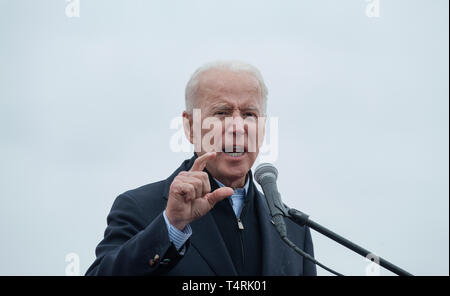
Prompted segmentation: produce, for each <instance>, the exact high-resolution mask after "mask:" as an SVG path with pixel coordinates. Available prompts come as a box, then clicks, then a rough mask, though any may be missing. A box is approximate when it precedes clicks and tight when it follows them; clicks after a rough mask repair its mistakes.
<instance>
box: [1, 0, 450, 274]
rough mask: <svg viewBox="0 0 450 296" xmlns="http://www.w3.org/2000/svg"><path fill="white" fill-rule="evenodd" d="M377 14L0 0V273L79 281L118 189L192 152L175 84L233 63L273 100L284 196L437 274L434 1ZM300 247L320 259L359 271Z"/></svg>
mask: <svg viewBox="0 0 450 296" xmlns="http://www.w3.org/2000/svg"><path fill="white" fill-rule="evenodd" d="M379 4H380V6H379V8H380V10H379V14H378V17H377V11H376V9H374V10H369V12H368V13H367V12H366V9H367V5H368V3H367V2H366V1H364V0H345V1H335V0H302V1H300V0H292V1H268V0H267V1H262V0H251V1H250V0H245V1H242V0H239V1H237V0H227V1H224V0H220V1H218V0H178V1H175V0H165V1H144V0H142V1H138V0H128V1H119V0H89V1H88V0H80V11H79V12H80V14H79V17H68V16H67V14H66V6H67V5H68V3H67V2H66V1H64V0H0V136H1V137H0V143H1V145H0V236H1V237H2V240H1V244H0V274H1V275H64V274H65V269H66V266H67V264H68V263H67V262H66V261H65V258H66V255H67V254H69V253H76V254H77V256H79V260H80V273H82V274H84V272H85V271H86V269H87V268H88V267H89V265H90V264H91V263H92V262H93V260H94V258H95V255H94V249H95V247H96V245H97V244H98V242H99V241H100V240H101V239H102V237H103V231H104V229H105V227H106V215H107V214H108V212H109V210H110V208H111V205H112V203H113V201H114V199H115V198H116V197H117V195H119V194H120V193H122V192H124V191H126V190H129V189H133V188H136V187H138V186H141V185H144V184H147V183H151V182H155V181H158V180H161V179H165V178H166V177H167V176H169V174H171V172H172V171H173V170H175V169H176V168H177V167H178V165H179V164H180V163H181V161H182V160H184V159H185V158H189V157H190V156H191V155H190V154H189V153H182V152H181V153H180V152H178V153H177V152H173V151H172V150H171V149H170V141H171V139H172V137H173V136H174V134H175V133H176V132H177V130H176V129H171V128H170V123H171V121H172V120H173V119H174V118H176V117H177V116H180V115H181V112H182V111H183V108H184V87H185V84H186V82H187V80H188V79H189V76H190V75H191V74H192V72H193V71H194V70H195V69H196V68H197V67H198V66H200V65H202V64H203V63H205V62H208V61H211V60H215V59H239V60H243V61H247V62H249V63H252V64H253V65H255V66H256V67H258V68H259V69H260V70H261V72H262V74H263V76H264V78H265V80H266V84H267V86H268V88H269V99H268V113H269V114H268V115H269V116H271V117H272V118H274V119H275V120H278V145H277V147H278V156H277V158H276V159H275V160H274V164H275V165H276V166H277V168H278V170H279V172H280V174H279V182H278V187H279V189H280V192H281V195H282V198H283V201H284V202H285V203H286V204H288V205H289V206H291V207H294V208H297V209H299V210H302V211H304V212H306V213H308V214H310V216H311V219H313V220H314V221H316V222H319V223H321V224H323V225H325V226H327V227H328V228H330V229H332V230H334V231H336V232H338V233H339V234H341V235H343V236H345V237H346V238H348V239H351V240H353V241H354V242H356V243H358V244H361V245H362V246H363V247H365V248H366V249H369V250H371V251H373V252H375V253H376V254H378V255H381V256H382V257H384V258H385V259H388V260H390V261H392V262H393V263H395V264H397V265H399V266H400V267H402V268H404V269H406V270H408V271H409V272H411V273H413V274H417V275H448V274H449V184H448V178H449V176H448V175H449V174H448V172H449V158H448V156H449V138H448V132H449V131H448V127H449V113H448V112H449V111H448V110H449V109H448V108H449V101H448V96H449V88H448V79H449V75H448V64H449V61H448V50H449V48H448V33H449V32H448V10H449V9H448V1H446V0H433V1H426V0H397V1H387V0H380V1H379ZM369 5H370V4H369ZM372 5H375V4H372ZM372 8H373V7H372ZM69 15H70V14H69ZM270 139H274V138H271V137H269V138H268V140H270ZM313 240H314V244H315V253H316V258H317V259H318V260H319V261H321V262H323V263H325V264H327V265H329V266H330V267H332V268H333V269H335V270H337V271H340V272H341V273H344V274H348V275H364V274H366V267H367V262H366V261H365V259H364V258H362V257H360V256H359V255H357V254H354V253H352V252H350V251H347V250H345V249H344V248H343V247H341V246H339V245H337V244H336V243H333V242H331V241H329V240H328V239H326V238H324V237H323V236H321V235H320V234H318V233H316V232H313ZM424 254H425V255H426V256H424ZM318 273H319V274H320V275H328V274H329V273H328V272H326V271H324V270H322V269H320V268H318ZM381 274H382V275H391V273H390V272H388V271H386V270H384V269H382V270H381Z"/></svg>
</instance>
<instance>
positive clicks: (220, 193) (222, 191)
mask: <svg viewBox="0 0 450 296" xmlns="http://www.w3.org/2000/svg"><path fill="white" fill-rule="evenodd" d="M233 193H234V190H233V189H232V188H230V187H221V188H218V189H216V190H214V191H213V192H210V193H208V194H206V195H205V198H206V199H207V200H208V201H209V203H210V204H211V206H212V207H213V206H214V205H215V204H216V203H218V202H219V201H221V200H222V199H224V198H226V197H228V196H231V195H233Z"/></svg>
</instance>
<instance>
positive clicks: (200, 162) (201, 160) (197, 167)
mask: <svg viewBox="0 0 450 296" xmlns="http://www.w3.org/2000/svg"><path fill="white" fill-rule="evenodd" d="M216 155H217V154H216V152H208V153H205V154H203V155H202V156H200V157H198V158H197V159H196V160H195V162H194V165H193V166H192V168H191V169H190V170H189V171H191V172H192V171H203V169H204V168H205V166H206V164H207V163H208V161H210V160H211V159H213V158H214V157H216Z"/></svg>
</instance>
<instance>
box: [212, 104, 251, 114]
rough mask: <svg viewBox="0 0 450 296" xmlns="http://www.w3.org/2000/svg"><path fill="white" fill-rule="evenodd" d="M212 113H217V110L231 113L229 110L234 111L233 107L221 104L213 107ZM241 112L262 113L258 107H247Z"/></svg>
mask: <svg viewBox="0 0 450 296" xmlns="http://www.w3.org/2000/svg"><path fill="white" fill-rule="evenodd" d="M211 110H212V111H217V110H221V111H229V110H233V107H232V106H230V105H229V104H227V103H219V104H216V105H214V106H212V107H211ZM241 111H254V112H258V113H259V112H260V110H259V108H258V107H255V106H247V107H244V108H242V109H241Z"/></svg>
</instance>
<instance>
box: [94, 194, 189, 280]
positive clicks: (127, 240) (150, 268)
mask: <svg viewBox="0 0 450 296" xmlns="http://www.w3.org/2000/svg"><path fill="white" fill-rule="evenodd" d="M145 221H148V220H146V219H144V217H142V214H141V211H140V209H139V207H138V206H137V204H136V202H135V201H134V199H133V198H132V197H130V196H128V195H126V194H122V195H119V196H118V197H117V198H116V200H115V201H114V204H113V206H112V208H111V211H110V213H109V215H108V217H107V224H108V225H107V228H106V230H105V235H104V239H103V240H102V241H101V242H100V243H99V245H98V246H97V248H96V250H95V253H96V256H97V258H96V260H95V261H94V263H93V264H92V265H91V266H90V267H89V269H88V270H87V272H86V275H157V274H164V273H166V272H167V271H168V270H170V268H171V267H173V266H174V265H175V264H176V262H177V261H178V260H180V259H181V258H182V256H181V255H179V254H178V252H177V251H176V249H175V246H174V245H173V244H172V243H171V242H170V240H169V234H168V231H167V226H166V224H165V221H164V217H163V215H162V213H160V214H159V215H157V216H156V217H155V218H154V219H153V221H151V222H150V223H149V224H148V225H145V224H146V222H145Z"/></svg>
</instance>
